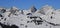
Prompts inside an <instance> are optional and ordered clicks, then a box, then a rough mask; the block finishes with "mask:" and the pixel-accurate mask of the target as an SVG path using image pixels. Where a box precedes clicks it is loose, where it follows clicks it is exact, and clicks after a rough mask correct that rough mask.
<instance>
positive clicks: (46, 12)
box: [39, 5, 54, 15]
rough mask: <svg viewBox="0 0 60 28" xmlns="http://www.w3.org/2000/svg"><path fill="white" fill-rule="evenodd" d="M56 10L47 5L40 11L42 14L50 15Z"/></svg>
mask: <svg viewBox="0 0 60 28" xmlns="http://www.w3.org/2000/svg"><path fill="white" fill-rule="evenodd" d="M53 10H54V9H53V8H52V7H51V6H49V5H45V6H43V7H42V8H41V10H40V11H39V13H42V14H44V15H45V14H46V15H47V14H50V13H51V12H52V11H53Z"/></svg>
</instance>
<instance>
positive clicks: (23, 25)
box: [0, 5, 60, 28]
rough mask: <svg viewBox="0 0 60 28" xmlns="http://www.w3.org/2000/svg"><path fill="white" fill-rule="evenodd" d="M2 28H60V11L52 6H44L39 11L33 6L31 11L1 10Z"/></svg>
mask: <svg viewBox="0 0 60 28" xmlns="http://www.w3.org/2000/svg"><path fill="white" fill-rule="evenodd" d="M0 27H2V28H60V10H54V9H53V8H52V7H51V6H48V5H46V6H43V7H42V8H41V10H37V9H36V8H35V7H34V6H32V7H31V8H30V11H29V10H19V9H18V8H16V7H12V8H11V9H10V10H7V9H4V8H0Z"/></svg>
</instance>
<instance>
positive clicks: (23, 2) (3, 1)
mask: <svg viewBox="0 0 60 28" xmlns="http://www.w3.org/2000/svg"><path fill="white" fill-rule="evenodd" d="M46 4H48V5H50V6H53V7H54V8H56V9H59V8H60V0H0V7H6V8H10V7H12V6H16V7H18V8H20V9H29V8H30V7H31V6H32V5H34V6H35V7H36V8H37V9H40V8H41V7H42V6H44V5H46Z"/></svg>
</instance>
